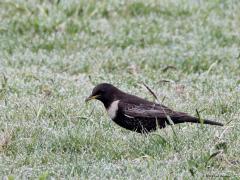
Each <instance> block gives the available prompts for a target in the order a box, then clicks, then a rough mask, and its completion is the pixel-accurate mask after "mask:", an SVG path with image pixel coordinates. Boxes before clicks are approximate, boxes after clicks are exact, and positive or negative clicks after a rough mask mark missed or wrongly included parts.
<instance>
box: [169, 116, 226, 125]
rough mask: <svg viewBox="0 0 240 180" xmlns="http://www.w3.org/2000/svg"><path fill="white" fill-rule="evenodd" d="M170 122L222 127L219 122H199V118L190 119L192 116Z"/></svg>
mask: <svg viewBox="0 0 240 180" xmlns="http://www.w3.org/2000/svg"><path fill="white" fill-rule="evenodd" d="M172 121H173V123H174V124H178V123H185V122H190V123H203V124H210V125H216V126H223V124H222V123H220V122H216V121H211V120H208V119H202V120H200V119H199V118H196V117H192V116H184V117H181V118H178V119H172Z"/></svg>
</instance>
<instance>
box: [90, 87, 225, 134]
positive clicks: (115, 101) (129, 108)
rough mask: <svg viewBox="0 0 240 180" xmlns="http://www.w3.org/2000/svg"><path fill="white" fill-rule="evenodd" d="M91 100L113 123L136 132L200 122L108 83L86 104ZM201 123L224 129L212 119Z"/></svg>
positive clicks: (93, 93) (95, 91) (97, 88)
mask: <svg viewBox="0 0 240 180" xmlns="http://www.w3.org/2000/svg"><path fill="white" fill-rule="evenodd" d="M91 99H97V100H100V101H101V102H102V103H103V104H104V106H105V108H106V109H107V111H108V112H109V114H110V117H111V118H112V120H113V121H114V122H115V123H117V124H118V125H120V126H122V127H124V128H126V129H129V130H131V131H136V132H139V133H147V132H151V131H154V130H156V129H157V127H159V128H165V126H166V125H167V124H168V125H169V124H171V121H172V122H173V123H174V124H178V123H185V122H191V123H201V122H200V120H199V118H196V117H193V116H191V115H188V114H187V113H184V112H177V111H173V110H171V109H170V108H168V107H166V106H164V105H162V104H157V103H154V102H150V101H147V100H145V99H142V98H140V97H137V96H134V95H131V94H127V93H125V92H123V91H121V90H119V89H118V88H116V87H114V86H113V85H111V84H107V83H102V84H99V85H97V86H96V87H95V88H94V89H93V91H92V94H91V95H90V96H89V97H88V98H87V99H86V101H89V100H91ZM202 122H203V124H210V125H218V126H223V124H222V123H219V122H215V121H211V120H202Z"/></svg>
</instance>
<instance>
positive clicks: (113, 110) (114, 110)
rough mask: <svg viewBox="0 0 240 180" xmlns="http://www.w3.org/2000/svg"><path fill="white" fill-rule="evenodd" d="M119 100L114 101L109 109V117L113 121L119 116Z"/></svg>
mask: <svg viewBox="0 0 240 180" xmlns="http://www.w3.org/2000/svg"><path fill="white" fill-rule="evenodd" d="M118 103H119V100H116V101H113V102H112V104H111V105H110V106H109V107H108V108H107V112H108V115H109V116H110V118H111V119H114V118H115V117H116V114H117V110H118Z"/></svg>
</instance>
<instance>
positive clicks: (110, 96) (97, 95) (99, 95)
mask: <svg viewBox="0 0 240 180" xmlns="http://www.w3.org/2000/svg"><path fill="white" fill-rule="evenodd" d="M119 93H121V91H120V90H119V89H117V88H116V87H114V86H113V85H111V84H108V83H102V84H98V85H97V86H96V87H95V88H93V91H92V94H91V95H90V96H89V97H88V98H87V99H86V100H85V102H88V101H90V100H92V99H97V100H99V101H101V102H102V103H103V104H104V106H105V107H106V108H107V107H108V106H109V105H110V104H111V103H112V102H113V101H114V100H115V99H116V98H117V95H119Z"/></svg>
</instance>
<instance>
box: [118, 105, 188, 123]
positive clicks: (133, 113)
mask: <svg viewBox="0 0 240 180" xmlns="http://www.w3.org/2000/svg"><path fill="white" fill-rule="evenodd" d="M119 110H121V111H122V113H123V114H124V115H125V116H127V117H132V118H159V119H162V118H167V116H169V117H170V118H179V117H182V116H186V115H187V114H186V113H181V112H175V111H173V110H171V109H169V108H168V107H166V106H163V105H160V104H154V103H153V104H138V105H136V104H129V103H124V102H121V101H120V103H119Z"/></svg>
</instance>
